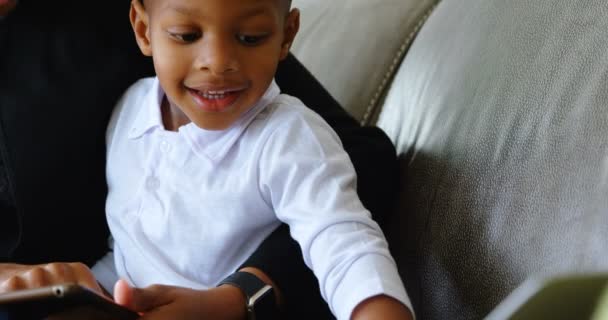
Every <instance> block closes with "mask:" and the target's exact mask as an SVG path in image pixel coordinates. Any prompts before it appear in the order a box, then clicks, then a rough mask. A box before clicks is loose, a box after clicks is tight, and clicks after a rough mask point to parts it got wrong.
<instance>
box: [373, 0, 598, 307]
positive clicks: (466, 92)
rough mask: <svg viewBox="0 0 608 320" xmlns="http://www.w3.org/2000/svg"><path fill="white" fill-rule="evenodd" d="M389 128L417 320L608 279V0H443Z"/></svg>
mask: <svg viewBox="0 0 608 320" xmlns="http://www.w3.org/2000/svg"><path fill="white" fill-rule="evenodd" d="M378 125H379V126H380V127H381V128H383V129H384V130H385V131H386V132H387V133H388V135H389V136H390V137H391V139H392V140H393V142H394V144H395V145H396V147H397V151H398V153H399V156H400V161H401V167H402V172H401V178H402V179H401V180H402V183H403V185H402V188H401V191H400V192H401V197H400V207H399V209H398V215H397V216H396V217H395V220H393V223H392V224H391V225H392V226H394V229H393V230H391V231H390V232H389V234H388V236H389V238H390V240H391V245H392V246H397V248H395V247H393V249H394V250H393V251H394V252H395V251H396V252H397V257H396V258H397V259H398V261H399V264H400V267H401V268H402V269H401V271H402V275H403V277H404V279H406V280H405V282H406V285H407V286H408V289H409V292H410V294H411V295H413V296H415V297H417V298H418V299H416V301H417V302H416V309H417V310H416V311H417V313H418V316H419V318H420V319H478V318H481V317H483V316H485V315H487V314H488V313H489V312H490V311H491V309H492V308H494V306H496V305H497V304H498V303H499V302H500V301H501V300H502V299H503V298H504V297H505V296H506V295H508V294H509V293H510V292H511V291H512V290H513V289H514V288H515V287H516V286H518V285H519V284H520V283H522V282H523V281H524V280H525V279H527V278H529V277H535V276H549V275H555V274H561V273H574V272H586V271H597V270H604V271H605V270H608V1H606V0H576V1H573V0H534V1H530V0H510V1H504V0H444V1H442V2H441V3H440V4H439V5H438V6H437V8H436V10H435V11H434V12H433V13H432V14H431V16H430V17H429V19H428V21H427V22H426V23H425V24H424V26H423V27H422V29H421V31H420V33H419V34H418V36H417V38H416V40H415V41H414V43H413V45H412V47H411V48H410V50H409V51H408V53H407V55H406V57H405V59H404V61H403V63H402V65H401V67H400V69H399V72H398V74H397V75H396V78H395V80H394V81H393V82H392V84H391V88H390V90H389V93H388V95H387V98H386V100H385V102H384V107H383V110H382V113H381V114H380V118H379V121H378ZM416 282H417V284H418V286H417V287H416V286H415V285H414V284H415V283H416Z"/></svg>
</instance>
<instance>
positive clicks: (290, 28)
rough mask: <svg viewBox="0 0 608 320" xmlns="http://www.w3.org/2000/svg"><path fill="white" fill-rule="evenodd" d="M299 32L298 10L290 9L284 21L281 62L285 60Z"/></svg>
mask: <svg viewBox="0 0 608 320" xmlns="http://www.w3.org/2000/svg"><path fill="white" fill-rule="evenodd" d="M298 30H300V10H298V9H292V10H291V11H290V12H289V14H288V15H287V18H286V19H285V30H284V31H283V32H284V36H283V43H282V45H281V60H283V59H285V58H287V55H288V54H289V49H290V48H291V44H292V43H293V40H294V39H295V37H296V34H297V33H298Z"/></svg>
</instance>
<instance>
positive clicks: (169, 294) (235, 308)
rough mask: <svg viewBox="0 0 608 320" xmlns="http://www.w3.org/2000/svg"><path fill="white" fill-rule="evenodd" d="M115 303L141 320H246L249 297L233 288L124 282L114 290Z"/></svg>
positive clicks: (121, 281) (227, 286)
mask: <svg viewBox="0 0 608 320" xmlns="http://www.w3.org/2000/svg"><path fill="white" fill-rule="evenodd" d="M114 300H115V301H116V303H118V304H120V305H123V306H126V307H128V308H130V309H132V310H134V311H137V312H139V313H142V314H143V315H142V317H141V318H140V320H156V319H159V320H161V319H181V320H190V319H192V320H195V319H196V320H200V319H238V320H242V319H245V318H246V310H245V297H244V296H243V294H242V293H241V291H240V289H238V288H236V287H232V286H229V285H224V286H220V287H218V288H212V289H209V290H193V289H187V288H182V287H174V286H164V285H153V286H149V287H147V288H141V289H139V288H133V287H131V286H129V285H128V284H127V282H126V281H124V280H119V281H118V282H117V283H116V285H115V287H114Z"/></svg>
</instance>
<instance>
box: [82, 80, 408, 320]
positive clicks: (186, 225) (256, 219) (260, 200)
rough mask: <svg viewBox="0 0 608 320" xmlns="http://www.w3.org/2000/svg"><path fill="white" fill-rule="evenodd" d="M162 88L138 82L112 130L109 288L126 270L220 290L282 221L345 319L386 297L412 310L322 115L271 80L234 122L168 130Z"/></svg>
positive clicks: (138, 278)
mask: <svg viewBox="0 0 608 320" xmlns="http://www.w3.org/2000/svg"><path fill="white" fill-rule="evenodd" d="M163 95H164V93H163V91H162V89H161V88H160V86H159V82H158V80H157V79H156V78H148V79H143V80H140V81H139V82H137V83H135V84H134V85H133V86H132V87H131V88H130V89H129V90H128V91H127V93H126V94H125V95H124V96H123V98H122V99H121V101H120V102H119V103H118V105H117V107H116V109H115V111H114V115H113V118H112V120H111V122H110V125H109V128H108V134H107V147H108V148H107V180H108V187H109V194H108V198H107V203H106V212H107V218H108V223H109V226H110V230H111V232H112V237H113V239H114V250H113V256H110V255H109V256H108V257H106V259H105V260H101V261H100V262H99V263H98V264H97V265H96V266H95V267H94V269H93V270H94V272H95V273H96V275H97V276H98V277H99V279H101V282H102V284H103V285H104V286H105V287H106V288H111V287H112V285H113V282H114V281H115V280H116V279H117V278H118V277H122V278H126V279H127V280H128V281H129V282H130V283H131V284H132V285H135V286H138V287H143V286H148V285H151V284H155V283H158V284H169V285H177V286H184V287H190V288H195V289H205V288H210V287H214V286H215V285H217V284H218V283H219V282H220V281H221V280H222V279H224V278H225V277H226V276H228V275H229V274H231V273H232V272H233V271H234V270H236V269H237V268H238V267H239V266H240V265H241V263H243V262H244V261H245V260H246V259H247V258H248V257H249V256H250V255H251V254H252V253H253V252H254V251H255V250H256V248H257V247H258V246H259V245H260V244H261V242H262V241H263V240H264V239H265V238H266V237H267V236H268V235H269V234H270V233H271V232H272V231H273V230H274V229H275V228H276V227H277V226H278V225H279V224H280V223H281V222H285V223H287V224H288V225H289V226H290V230H291V234H292V236H293V238H294V239H296V240H297V241H298V243H299V244H300V246H301V247H302V252H303V255H304V261H305V263H306V264H307V265H308V266H309V267H310V268H312V270H313V271H314V273H315V275H316V277H317V279H318V280H319V283H320V288H321V291H322V292H321V293H322V296H323V297H324V299H325V300H326V301H327V302H328V304H329V306H330V308H331V310H332V312H333V313H334V314H335V315H336V316H337V318H338V319H349V318H350V315H351V313H352V311H353V309H354V307H356V305H357V304H358V303H360V302H361V301H363V300H364V299H366V298H369V297H372V296H375V295H378V294H386V295H389V296H391V297H394V298H396V299H397V300H399V301H401V302H403V303H404V304H405V305H407V306H408V307H410V309H411V304H410V301H409V298H408V296H407V294H406V292H405V289H404V288H403V285H402V283H401V280H400V278H399V275H398V273H397V269H396V265H395V262H394V260H393V258H392V257H391V256H390V254H389V251H388V248H387V243H386V241H385V238H384V236H383V234H382V232H381V230H380V228H379V227H378V225H377V224H376V223H375V222H374V221H373V220H372V219H371V218H370V214H369V212H368V211H367V210H366V209H365V208H364V207H363V205H362V204H361V202H360V200H359V198H358V196H357V193H356V175H355V171H354V168H353V166H352V163H351V161H350V159H349V157H348V155H347V154H346V152H345V151H344V150H343V148H342V145H341V142H340V140H339V138H338V137H337V135H336V134H335V133H334V131H333V130H332V129H331V128H330V127H329V125H327V124H326V123H325V122H324V121H323V120H322V119H321V118H320V117H319V116H318V115H316V114H315V113H314V112H312V111H311V110H309V109H308V108H306V107H305V106H304V105H303V104H302V102H300V101H299V100H298V99H296V98H294V97H291V96H287V95H283V94H280V92H279V88H278V87H277V85H276V84H275V83H274V82H273V83H272V84H271V86H270V87H269V88H268V90H267V91H266V93H265V94H264V96H263V97H262V99H261V100H260V101H259V102H258V103H257V104H256V105H254V106H253V107H252V108H251V109H250V110H249V111H247V112H246V113H245V114H244V115H242V116H241V117H240V118H239V120H238V121H237V122H236V123H235V124H234V125H232V126H231V127H230V128H228V129H225V130H221V131H209V130H204V129H201V128H199V127H197V126H196V125H195V124H194V123H190V124H188V125H185V126H182V127H180V128H179V130H178V131H177V132H172V131H166V130H165V129H164V127H163V124H162V118H161V111H160V104H161V101H162V98H163ZM112 259H113V260H114V261H113V262H112ZM108 262H109V263H108ZM276 263H281V261H276ZM112 265H114V266H115V269H113V268H112Z"/></svg>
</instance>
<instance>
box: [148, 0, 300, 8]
mask: <svg viewBox="0 0 608 320" xmlns="http://www.w3.org/2000/svg"><path fill="white" fill-rule="evenodd" d="M283 1H287V3H286V4H287V10H289V9H291V0H283ZM139 2H140V3H141V4H142V5H143V4H144V0H139Z"/></svg>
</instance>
